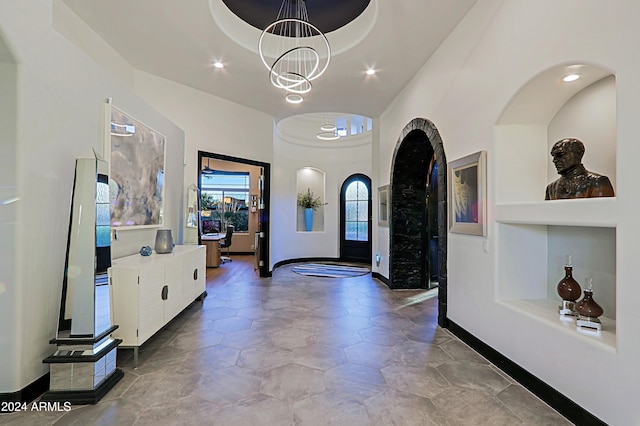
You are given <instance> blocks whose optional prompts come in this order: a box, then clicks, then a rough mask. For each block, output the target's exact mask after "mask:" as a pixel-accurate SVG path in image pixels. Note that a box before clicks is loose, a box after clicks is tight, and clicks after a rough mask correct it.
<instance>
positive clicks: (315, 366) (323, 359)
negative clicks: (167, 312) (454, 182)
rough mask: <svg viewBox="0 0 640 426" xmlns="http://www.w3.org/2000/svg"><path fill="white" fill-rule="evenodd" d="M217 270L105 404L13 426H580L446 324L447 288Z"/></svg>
mask: <svg viewBox="0 0 640 426" xmlns="http://www.w3.org/2000/svg"><path fill="white" fill-rule="evenodd" d="M252 265H253V263H252V258H250V257H241V256H234V261H233V262H232V263H227V264H225V265H223V266H221V267H220V268H218V269H215V270H213V269H211V270H209V271H208V284H207V291H208V293H209V296H208V297H207V298H206V299H205V300H204V302H202V303H200V302H196V303H194V304H192V305H191V306H190V307H188V308H187V309H186V310H185V311H184V312H183V313H182V314H181V315H180V316H179V317H177V318H176V319H175V320H174V321H172V322H171V323H170V324H169V325H168V326H167V327H166V328H165V329H163V330H161V331H160V332H159V333H158V334H157V335H156V336H154V337H153V338H152V339H151V340H149V341H148V342H147V343H146V344H145V345H144V346H143V347H142V348H141V349H140V362H139V366H138V368H136V369H134V368H133V363H132V351H131V350H121V351H120V352H119V357H118V363H119V367H120V368H122V369H123V370H124V372H125V377H124V378H123V379H122V380H121V381H120V382H119V383H118V384H117V385H116V386H115V387H114V388H113V389H112V390H111V391H110V392H109V393H108V394H107V396H105V397H104V398H103V399H102V400H101V401H100V402H99V403H98V404H96V405H88V406H78V407H74V408H73V409H72V410H71V411H69V412H40V413H37V412H29V413H19V414H10V415H2V416H0V424H12V425H20V426H23V425H51V424H55V425H82V426H86V425H109V426H110V425H136V426H138V425H155V426H162V425H225V426H226V425H229V426H247V425H260V426H267V425H274V426H280V425H313V426H315V425H338V426H343V425H344V426H357V425H400V426H405V425H421V426H422V425H450V426H453V425H474V426H478V425H492V426H494V425H510V426H512V425H535V426H540V425H569V424H571V423H570V422H568V421H567V420H566V419H564V418H563V417H562V416H560V415H559V414H558V413H556V412H555V411H554V410H552V409H551V408H549V407H548V406H547V405H546V404H544V403H543V402H541V401H540V400H539V399H537V398H536V397H535V396H533V395H532V394H530V393H529V392H528V391H527V390H525V389H524V388H522V387H521V386H520V385H518V384H516V383H515V382H514V381H513V380H512V379H510V378H509V377H508V376H506V375H504V374H503V373H501V372H500V371H499V370H498V369H497V368H495V367H494V366H493V365H491V364H490V363H489V362H488V361H486V360H485V359H484V358H482V357H481V356H480V355H478V354H477V353H476V352H474V351H473V350H471V349H470V348H469V347H467V346H466V345H465V344H463V343H462V342H461V341H459V340H458V339H457V338H456V337H455V336H453V335H452V334H450V333H449V332H448V331H447V330H444V329H442V328H440V327H438V326H437V321H436V318H437V303H436V296H437V293H436V290H431V291H401V292H393V291H390V290H389V289H388V287H386V286H385V285H384V284H383V283H381V282H379V281H377V280H375V279H372V278H371V275H370V274H369V275H366V276H361V277H356V278H346V279H333V278H314V277H307V276H302V275H298V274H296V273H294V272H292V271H291V265H288V266H283V267H280V268H278V269H276V270H275V271H274V274H273V277H272V278H269V279H259V278H257V277H256V276H255V274H254V273H253V267H252Z"/></svg>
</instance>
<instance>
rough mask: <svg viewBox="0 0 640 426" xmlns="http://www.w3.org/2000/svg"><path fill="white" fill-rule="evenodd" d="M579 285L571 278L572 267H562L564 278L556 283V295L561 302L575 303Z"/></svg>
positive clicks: (578, 293) (578, 294)
mask: <svg viewBox="0 0 640 426" xmlns="http://www.w3.org/2000/svg"><path fill="white" fill-rule="evenodd" d="M580 290H581V289H580V284H578V282H577V281H576V280H575V279H574V278H573V267H572V266H568V265H566V266H565V267H564V278H563V279H561V280H560V282H559V283H558V295H559V296H560V297H561V298H562V300H568V301H570V302H575V301H576V300H578V298H579V297H580V292H581V291H580Z"/></svg>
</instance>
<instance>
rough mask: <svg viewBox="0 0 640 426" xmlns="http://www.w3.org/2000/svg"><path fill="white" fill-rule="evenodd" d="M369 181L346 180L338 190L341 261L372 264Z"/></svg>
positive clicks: (359, 177)
mask: <svg viewBox="0 0 640 426" xmlns="http://www.w3.org/2000/svg"><path fill="white" fill-rule="evenodd" d="M371 216H372V214H371V179H370V178H369V177H368V176H366V175H363V174H359V173H358V174H354V175H351V176H349V177H348V178H347V179H346V180H345V181H344V182H343V184H342V188H341V189H340V260H344V261H347V262H359V263H366V264H371Z"/></svg>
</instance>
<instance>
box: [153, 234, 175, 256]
mask: <svg viewBox="0 0 640 426" xmlns="http://www.w3.org/2000/svg"><path fill="white" fill-rule="evenodd" d="M173 246H174V244H173V237H172V236H171V229H158V232H156V244H155V249H156V253H158V254H167V253H171V252H172V251H173Z"/></svg>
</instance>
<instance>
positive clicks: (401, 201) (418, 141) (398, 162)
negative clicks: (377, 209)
mask: <svg viewBox="0 0 640 426" xmlns="http://www.w3.org/2000/svg"><path fill="white" fill-rule="evenodd" d="M446 188H447V161H446V157H445V154H444V147H443V145H442V139H441V138H440V135H439V133H438V130H437V129H436V127H435V126H434V125H433V123H432V122H430V121H429V120H426V119H422V118H416V119H414V120H412V121H411V122H410V123H409V124H407V126H405V128H404V129H403V131H402V134H401V136H400V138H399V139H398V143H397V145H396V148H395V152H394V155H393V162H392V167H391V209H390V235H389V238H390V242H389V262H390V263H389V287H391V288H392V289H427V288H430V287H434V286H436V283H437V287H438V323H439V324H440V325H441V326H445V325H446V313H447V263H446V259H447V229H448V228H447V191H446ZM432 283H433V284H432Z"/></svg>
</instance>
